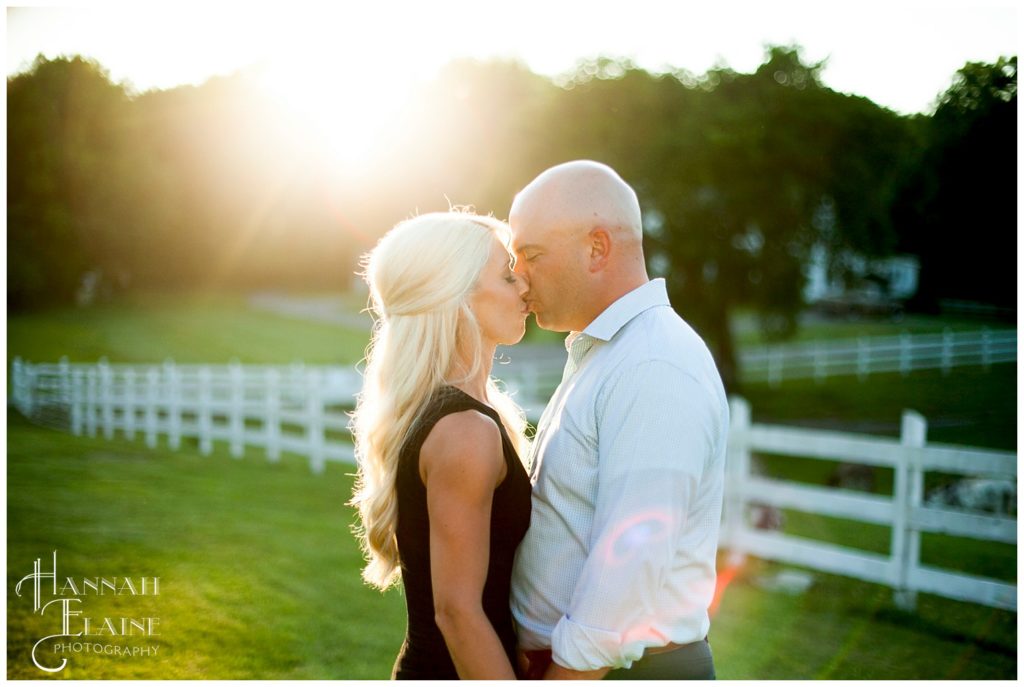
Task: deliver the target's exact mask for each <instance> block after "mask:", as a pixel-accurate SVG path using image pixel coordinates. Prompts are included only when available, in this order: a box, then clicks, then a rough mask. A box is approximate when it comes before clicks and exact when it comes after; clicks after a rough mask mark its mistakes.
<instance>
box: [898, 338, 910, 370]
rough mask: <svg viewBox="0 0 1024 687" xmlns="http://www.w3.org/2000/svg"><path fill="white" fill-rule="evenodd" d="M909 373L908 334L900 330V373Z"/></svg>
mask: <svg viewBox="0 0 1024 687" xmlns="http://www.w3.org/2000/svg"><path fill="white" fill-rule="evenodd" d="M908 374H910V334H908V333H907V332H905V331H904V332H900V375H902V376H903V377H906V376H907V375H908Z"/></svg>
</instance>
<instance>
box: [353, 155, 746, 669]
mask: <svg viewBox="0 0 1024 687" xmlns="http://www.w3.org/2000/svg"><path fill="white" fill-rule="evenodd" d="M642 238H643V231H642V224H641V215H640V204H639V201H638V199H637V195H636V193H635V192H634V191H633V189H632V188H631V187H630V186H629V185H628V184H627V183H626V182H625V181H624V180H623V179H622V178H621V177H620V176H619V175H618V174H617V173H616V172H615V171H614V170H613V169H611V168H610V167H608V166H607V165H604V164H601V163H598V162H593V161H587V160H577V161H573V162H567V163H564V164H561V165H558V166H555V167H552V168H551V169H548V170H546V171H545V172H543V173H542V174H540V176H538V177H537V178H536V179H534V180H533V181H532V182H531V183H530V184H529V185H527V186H526V187H525V188H524V189H523V190H522V191H520V192H519V193H518V194H517V195H516V197H515V199H514V201H513V203H512V207H511V210H510V212H509V221H508V223H507V224H506V223H504V222H501V221H498V220H497V219H494V218H493V217H484V216H479V215H475V214H469V213H464V212H447V213H432V214H425V215H421V216H419V217H415V218H413V219H409V220H406V221H404V222H401V223H400V224H398V225H397V226H395V227H394V228H393V229H392V230H391V231H390V232H388V233H387V234H386V235H385V236H384V237H383V238H382V239H381V240H380V242H379V243H378V244H377V246H376V247H375V248H374V249H373V251H372V252H371V253H370V254H369V256H368V258H367V260H366V265H365V275H364V276H365V278H366V281H367V283H368V284H369V287H370V296H371V299H372V308H373V311H374V314H375V325H374V329H373V334H372V339H371V345H370V349H369V352H368V354H367V364H366V370H365V375H364V384H363V388H362V390H361V392H360V394H359V396H358V399H357V405H356V410H355V412H354V414H353V424H352V428H353V434H354V436H355V440H356V456H357V461H358V476H357V482H356V489H355V495H354V497H353V499H352V503H353V505H355V506H356V507H357V508H358V510H359V515H360V523H361V525H360V527H359V528H358V530H357V532H358V536H359V538H360V540H361V543H362V545H363V549H364V552H365V554H366V556H367V565H366V567H365V569H364V571H363V578H364V579H365V580H366V581H367V582H368V583H369V584H371V585H373V586H375V587H378V588H381V589H386V588H388V587H390V586H391V585H392V584H397V583H398V582H399V581H400V582H401V584H402V586H403V587H404V590H405V599H406V604H407V608H408V628H407V632H406V637H405V641H404V643H403V645H402V647H401V649H400V651H399V655H398V658H397V660H396V662H395V665H394V670H393V673H392V677H393V678H396V679H459V678H461V679H516V678H521V679H523V678H525V679H540V678H545V679H602V678H603V679H655V680H671V679H714V677H715V668H714V662H713V660H712V654H711V647H710V644H709V643H708V629H709V627H710V619H709V615H708V607H709V606H710V604H711V602H712V597H713V595H714V590H715V555H716V550H717V546H718V530H719V521H720V519H721V511H722V490H723V483H724V474H723V472H724V465H725V450H726V437H727V434H728V428H729V409H728V404H727V401H726V396H725V391H724V389H723V386H722V381H721V378H720V376H719V374H718V370H717V368H716V367H715V363H714V360H713V359H712V357H711V354H710V353H709V351H708V349H707V346H706V345H705V344H704V342H703V341H702V340H701V338H700V337H699V336H698V335H697V334H696V333H695V332H694V330H693V329H692V328H691V327H690V326H689V325H688V324H687V323H686V322H685V321H684V320H683V319H681V318H680V317H679V315H677V314H676V313H675V311H674V310H673V309H672V307H671V306H670V304H669V300H668V296H667V291H666V287H665V281H664V280H663V279H654V280H651V279H649V278H648V275H647V269H646V265H645V262H644V254H643V245H642ZM530 312H533V313H534V315H535V317H536V319H537V324H538V325H539V326H540V327H542V328H544V329H549V330H552V331H558V332H568V336H567V338H566V340H565V346H566V350H567V353H568V356H567V361H566V365H565V371H564V374H563V376H562V381H561V383H560V384H559V386H558V388H557V389H556V390H555V392H554V395H553V397H552V398H551V400H550V401H549V403H548V404H547V407H546V408H545V410H544V413H543V415H542V416H541V419H540V422H539V424H538V426H537V431H536V433H535V435H534V437H533V439H532V441H531V440H530V439H528V438H527V435H526V431H525V430H526V419H525V416H524V414H523V412H522V410H521V409H520V408H519V407H517V405H516V404H515V402H514V401H513V399H512V398H510V397H509V396H508V395H507V394H506V393H504V392H503V391H502V390H501V388H500V387H499V386H498V385H497V384H496V383H495V381H494V380H493V379H492V378H491V365H492V361H493V358H494V353H495V349H496V347H497V346H498V345H499V344H504V345H511V344H515V343H517V342H518V341H520V340H521V339H522V337H523V335H524V333H525V331H526V319H527V317H528V315H529V313H530Z"/></svg>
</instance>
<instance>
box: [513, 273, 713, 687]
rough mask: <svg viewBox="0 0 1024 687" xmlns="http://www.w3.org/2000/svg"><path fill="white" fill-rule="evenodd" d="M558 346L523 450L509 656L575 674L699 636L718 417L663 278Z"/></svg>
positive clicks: (693, 338)
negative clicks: (561, 360)
mask: <svg viewBox="0 0 1024 687" xmlns="http://www.w3.org/2000/svg"><path fill="white" fill-rule="evenodd" d="M566 348H567V349H568V350H569V361H568V363H567V365H566V370H565V375H564V376H563V379H562V383H561V384H560V385H559V387H558V389H556V390H555V394H554V396H553V397H552V399H551V401H550V402H549V403H548V405H547V407H546V408H545V410H544V414H543V415H542V417H541V420H540V424H539V425H538V430H537V436H536V439H535V441H534V444H533V450H532V455H531V469H530V472H531V475H530V477H531V481H532V482H533V512H532V516H531V521H530V529H529V530H528V531H527V533H526V537H525V538H524V539H523V541H522V543H521V544H520V546H519V550H518V552H517V554H516V561H515V567H514V568H513V573H512V613H513V616H514V617H515V620H516V623H517V626H518V627H517V629H518V633H519V642H520V647H521V648H524V649H541V648H547V647H550V648H551V650H552V658H553V659H554V661H555V662H556V663H558V664H559V665H561V666H563V667H566V668H572V669H575V670H593V669H597V668H602V667H612V668H620V667H629V666H630V665H631V664H632V662H633V661H635V660H637V659H639V658H640V657H641V656H642V655H643V652H644V649H645V648H647V647H659V646H664V645H666V644H668V643H671V642H675V643H680V644H685V643H689V642H695V641H698V640H701V639H703V638H704V637H705V636H706V635H707V632H708V627H709V625H710V620H709V618H708V612H707V609H708V606H709V605H710V604H711V600H712V597H713V595H714V590H715V553H716V550H717V547H718V527H719V521H720V519H721V513H722V489H723V483H724V466H725V447H726V437H727V434H728V429H729V406H728V403H727V401H726V397H725V391H724V389H723V387H722V382H721V378H720V377H719V374H718V370H717V368H716V367H715V363H714V360H713V359H712V357H711V354H710V353H709V352H708V349H707V346H705V344H704V342H703V341H702V340H701V338H700V337H699V336H698V335H697V333H696V332H694V331H693V329H692V328H691V327H690V326H689V325H688V324H686V322H684V321H683V320H682V319H681V318H680V317H679V316H678V315H676V313H675V312H674V311H673V310H672V308H671V307H670V305H669V301H668V295H667V293H666V290H665V281H664V280H663V279H655V280H653V281H651V282H648V283H646V284H644V285H643V286H640V287H639V288H637V289H635V290H633V291H631V292H630V293H628V294H626V295H624V296H623V297H622V298H620V299H619V300H617V301H616V302H615V303H613V304H612V305H610V306H609V307H608V308H607V309H606V310H605V311H604V312H603V313H601V315H600V316H598V318H597V319H595V320H594V321H593V322H591V323H590V325H589V326H588V327H587V328H586V329H585V330H584V331H583V332H579V333H576V332H574V333H572V334H570V336H569V337H568V338H567V339H566Z"/></svg>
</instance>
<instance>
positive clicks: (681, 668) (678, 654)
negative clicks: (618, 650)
mask: <svg viewBox="0 0 1024 687" xmlns="http://www.w3.org/2000/svg"><path fill="white" fill-rule="evenodd" d="M604 679H605V680H714V679H715V662H714V659H713V658H712V656H711V645H710V644H709V643H708V640H707V637H705V638H704V639H702V640H701V641H699V642H693V643H692V644H684V645H682V646H681V647H679V648H678V649H673V650H672V651H663V652H661V653H654V654H647V655H645V656H643V657H642V658H641V659H640V660H639V661H634V662H633V665H632V667H630V668H618V669H616V670H612V671H610V672H609V673H608V674H607V675H605V676H604Z"/></svg>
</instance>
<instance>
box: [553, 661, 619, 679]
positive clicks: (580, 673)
mask: <svg viewBox="0 0 1024 687" xmlns="http://www.w3.org/2000/svg"><path fill="white" fill-rule="evenodd" d="M609 670H611V668H597V669H596V670H573V669H572V668H563V667H562V666H560V665H558V664H557V663H555V662H554V661H552V662H551V665H549V666H548V669H547V671H545V673H544V679H545V680H602V679H604V676H605V675H607V674H608V671H609Z"/></svg>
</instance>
